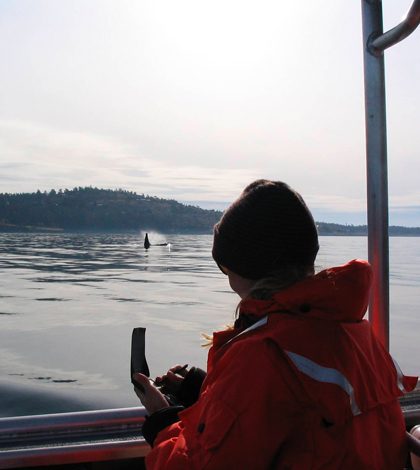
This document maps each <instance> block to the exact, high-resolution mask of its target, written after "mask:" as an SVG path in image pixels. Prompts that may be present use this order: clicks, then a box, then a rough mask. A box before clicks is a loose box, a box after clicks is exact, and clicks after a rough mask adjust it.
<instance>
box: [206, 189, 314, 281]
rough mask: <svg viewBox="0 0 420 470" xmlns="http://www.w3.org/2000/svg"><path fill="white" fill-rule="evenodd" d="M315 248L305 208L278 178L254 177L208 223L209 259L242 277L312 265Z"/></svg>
mask: <svg viewBox="0 0 420 470" xmlns="http://www.w3.org/2000/svg"><path fill="white" fill-rule="evenodd" d="M318 249H319V244H318V233H317V229H316V225H315V222H314V219H313V217H312V214H311V212H310V211H309V209H308V207H307V206H306V204H305V202H304V200H303V199H302V196H301V195H300V194H299V193H298V192H296V191H295V190H293V189H292V188H291V187H290V186H288V185H287V184H286V183H283V182H282V181H269V180H257V181H254V182H253V183H251V184H250V185H248V186H247V187H246V188H245V189H244V191H243V193H242V194H241V196H239V198H238V199H237V200H236V201H235V202H234V203H233V204H232V205H231V206H230V207H229V208H228V209H227V210H226V211H225V213H224V214H223V216H222V218H221V220H220V221H219V222H218V223H217V224H216V225H215V226H214V242H213V252H212V253H213V258H214V260H215V261H216V263H218V264H219V265H221V266H224V267H226V268H228V269H229V270H231V271H232V272H234V273H236V274H238V275H239V276H241V277H244V278H246V279H251V280H260V279H264V278H270V277H272V275H273V273H275V272H280V271H284V270H285V269H286V270H290V269H292V270H293V269H297V270H298V271H307V270H308V267H309V268H310V267H311V266H312V269H313V265H314V262H315V258H316V255H317V253H318ZM274 277H278V276H274Z"/></svg>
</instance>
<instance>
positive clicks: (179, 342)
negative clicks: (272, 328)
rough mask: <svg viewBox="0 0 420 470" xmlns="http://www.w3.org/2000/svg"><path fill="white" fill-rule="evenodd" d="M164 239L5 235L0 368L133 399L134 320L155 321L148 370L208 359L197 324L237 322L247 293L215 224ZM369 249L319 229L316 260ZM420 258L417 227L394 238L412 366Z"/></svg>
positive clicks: (395, 291) (399, 331)
mask: <svg viewBox="0 0 420 470" xmlns="http://www.w3.org/2000/svg"><path fill="white" fill-rule="evenodd" d="M149 236H150V239H151V240H152V242H153V240H156V243H158V242H161V240H162V237H161V238H160V239H159V237H158V234H155V236H153V237H152V236H151V235H150V234H149ZM162 241H163V240H162ZM167 241H169V242H170V243H171V248H170V250H169V249H168V248H167V247H158V246H152V247H151V248H150V249H148V250H146V249H144V247H143V235H142V234H133V235H103V234H94V235H84V234H51V235H50V234H47V235H46V234H39V235H38V234H0V252H1V257H0V289H1V296H0V299H1V308H0V345H1V348H2V350H1V354H0V377H8V378H9V379H10V380H13V381H15V382H16V383H21V384H24V383H31V384H32V386H34V384H36V385H37V387H39V386H41V385H42V386H43V387H45V388H50V389H51V388H53V389H60V390H61V389H65V388H69V389H71V388H72V387H73V388H75V389H76V390H77V393H78V398H79V399H80V397H82V398H83V397H85V396H87V394H88V391H89V390H95V391H96V393H98V394H101V393H102V394H107V397H108V398H109V397H112V398H111V399H110V401H112V402H114V403H115V406H118V407H119V406H135V405H136V404H137V401H136V400H137V399H136V398H134V397H133V394H132V387H131V384H130V382H129V372H128V370H129V367H128V366H129V349H130V338H131V330H132V328H134V327H137V326H144V327H146V328H147V330H148V334H147V335H148V336H147V351H148V362H149V365H150V367H151V371H152V374H153V373H155V374H157V375H158V374H161V373H162V372H164V371H166V370H167V368H168V367H170V366H171V365H173V364H174V363H185V362H189V363H190V364H195V365H198V366H200V367H205V363H206V351H205V350H203V349H202V348H200V335H201V332H205V333H211V332H212V331H215V330H217V329H219V328H223V327H224V326H225V325H226V324H228V323H231V322H232V321H233V319H234V311H235V307H236V304H237V302H238V300H239V299H238V298H237V296H236V295H234V294H233V293H232V292H231V291H230V288H229V286H228V283H227V281H226V277H225V276H223V275H222V274H221V273H220V271H219V269H218V268H217V266H216V265H215V264H214V262H213V260H212V258H211V246H212V237H211V236H210V235H200V236H194V235H171V236H170V237H168V240H167ZM366 252H367V243H366V238H364V237H348V238H346V237H322V238H321V251H320V254H319V256H318V266H319V268H320V269H324V268H327V267H330V266H332V265H337V264H343V263H345V262H347V261H349V260H350V259H353V258H365V257H366V256H367V255H366ZM419 265H420V238H415V239H414V238H413V239H407V238H403V239H391V283H392V292H391V302H392V311H393V312H395V313H394V314H393V316H392V317H391V318H392V322H393V324H392V328H393V338H392V345H393V349H394V351H393V353H394V356H395V357H396V359H397V360H398V362H399V363H400V365H401V366H403V368H404V365H406V366H407V367H408V369H409V370H407V369H405V371H406V372H410V373H415V372H416V370H414V371H413V370H412V369H413V368H414V367H417V365H416V364H415V362H416V361H415V359H413V357H415V356H416V354H415V351H417V352H418V353H420V347H419V346H418V341H417V334H416V333H415V332H416V331H419V330H418V328H419V326H420V325H419V321H420V319H418V317H417V304H418V301H419V300H420V295H419V292H420V278H419V277H418V275H417V273H418V266H419ZM407 351H410V353H407ZM410 369H411V370H410ZM0 399H1V396H0ZM0 407H1V405H0ZM12 408H13V407H12ZM14 409H16V407H14ZM0 412H1V410H0Z"/></svg>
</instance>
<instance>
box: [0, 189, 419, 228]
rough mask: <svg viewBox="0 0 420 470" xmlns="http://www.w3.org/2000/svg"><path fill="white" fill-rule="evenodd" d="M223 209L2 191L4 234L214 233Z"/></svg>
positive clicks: (111, 196) (139, 197)
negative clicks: (73, 232) (68, 232)
mask: <svg viewBox="0 0 420 470" xmlns="http://www.w3.org/2000/svg"><path fill="white" fill-rule="evenodd" d="M221 215H222V212H220V211H214V210H205V209H201V208H200V207H197V206H189V205H185V204H181V203H179V202H177V201H174V200H171V199H161V198H158V197H154V196H149V195H144V194H136V193H135V192H131V191H124V190H122V189H118V190H111V189H98V188H91V187H89V188H81V187H79V188H74V189H71V190H68V189H64V190H61V189H60V190H58V191H56V190H54V189H52V190H51V191H50V192H49V193H48V192H46V191H44V192H43V193H42V192H41V191H37V192H36V193H19V194H9V193H6V194H0V232H5V231H7V232H17V231H50V232H51V231H62V230H64V231H78V232H80V231H83V232H97V231H104V232H126V231H139V230H144V231H147V230H150V231H151V230H156V231H160V232H163V233H186V232H188V233H212V230H213V226H214V224H215V223H216V222H217V221H218V220H219V219H220V217H221ZM317 225H318V232H319V234H320V235H332V236H334V235H335V236H352V235H353V236H354V235H356V236H357V235H360V236H366V235H367V227H366V225H359V226H355V225H339V224H333V223H325V222H317ZM389 233H390V235H391V236H420V228H407V227H390V230H389Z"/></svg>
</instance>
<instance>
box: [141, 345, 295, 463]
mask: <svg viewBox="0 0 420 470" xmlns="http://www.w3.org/2000/svg"><path fill="white" fill-rule="evenodd" d="M290 376H291V374H290V366H289V364H288V363H287V360H286V359H285V358H284V356H283V354H282V353H281V351H280V349H279V348H278V346H277V345H276V344H275V343H273V342H270V341H269V340H259V341H249V340H244V341H240V342H238V343H236V344H233V345H232V346H231V347H230V349H229V350H228V351H227V352H226V353H225V355H224V356H223V357H222V358H221V359H220V360H219V362H218V363H217V365H216V366H215V367H214V368H213V369H212V370H211V372H210V374H209V377H208V380H207V382H205V384H204V387H205V390H203V391H202V393H201V395H200V398H199V400H198V401H197V403H195V404H194V405H193V406H191V407H190V408H188V409H186V410H185V411H182V412H181V413H180V415H179V417H180V421H179V422H177V423H174V424H172V425H170V426H169V427H166V428H165V429H163V430H162V431H161V432H159V433H158V435H157V437H156V439H155V442H154V448H153V449H152V451H151V452H150V453H149V455H148V456H147V458H146V467H147V469H148V470H158V469H167V470H181V469H182V470H188V469H200V470H202V469H209V470H210V469H214V470H215V469H218V470H219V469H222V468H224V469H234V468H241V469H242V470H246V469H255V468H268V467H270V465H273V463H274V462H275V460H276V458H278V455H279V453H280V450H281V447H282V443H283V442H284V440H285V439H286V438H288V436H290V434H291V433H292V428H295V429H298V428H299V426H302V420H303V415H304V413H303V410H302V408H301V406H300V404H299V403H297V401H296V399H295V396H294V394H293V392H292V390H291V388H290V386H289V384H288V381H287V380H286V379H285V378H286V377H290ZM213 377H214V378H215V379H214V380H212V378H213ZM207 384H208V385H207Z"/></svg>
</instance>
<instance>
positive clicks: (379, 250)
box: [362, 0, 389, 349]
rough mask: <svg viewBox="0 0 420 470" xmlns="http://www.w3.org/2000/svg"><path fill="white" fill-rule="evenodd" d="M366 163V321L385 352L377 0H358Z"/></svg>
mask: <svg viewBox="0 0 420 470" xmlns="http://www.w3.org/2000/svg"><path fill="white" fill-rule="evenodd" d="M362 19H363V43H364V72H365V113H366V116H365V118H366V160H367V193H368V253H369V262H370V263H371V265H372V270H373V285H372V293H371V299H370V305H369V320H370V322H371V323H372V326H373V330H374V332H375V334H376V335H377V337H378V338H379V339H380V340H381V342H382V343H383V345H384V346H385V347H386V348H387V349H389V239H388V168H387V139H386V108H385V70H384V69H385V67H384V55H383V53H382V52H379V51H377V50H375V49H374V48H373V46H372V42H373V40H374V39H375V38H376V37H377V36H379V35H381V34H382V33H383V23H382V2H381V0H362Z"/></svg>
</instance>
